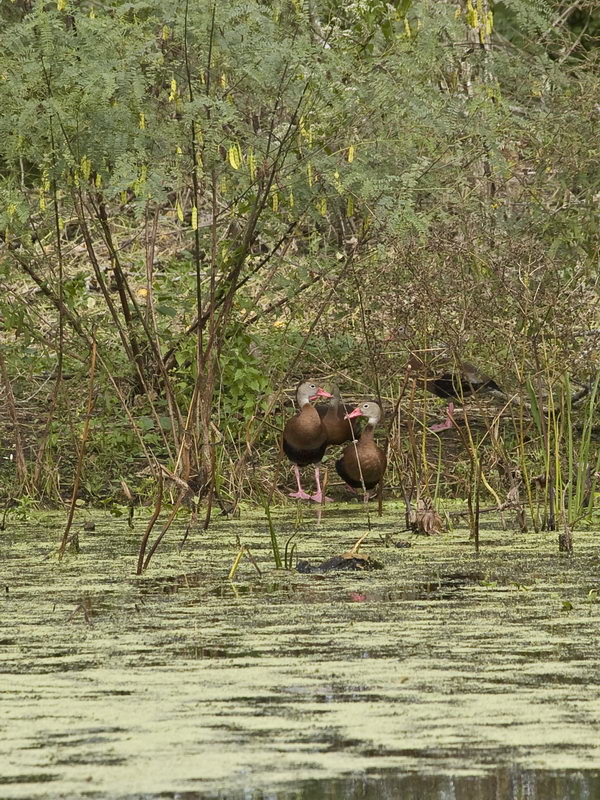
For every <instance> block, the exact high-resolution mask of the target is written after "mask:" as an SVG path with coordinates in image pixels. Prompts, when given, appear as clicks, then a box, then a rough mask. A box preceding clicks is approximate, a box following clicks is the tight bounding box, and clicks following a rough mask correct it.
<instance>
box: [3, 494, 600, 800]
mask: <svg viewBox="0 0 600 800" xmlns="http://www.w3.org/2000/svg"><path fill="white" fill-rule="evenodd" d="M273 518H274V524H275V528H276V530H277V531H278V533H279V536H280V541H281V544H282V547H283V544H284V543H285V540H286V539H287V537H288V536H289V535H291V534H292V533H293V532H296V538H295V540H294V541H295V542H296V543H297V547H298V554H299V556H300V557H303V558H304V557H308V558H310V559H311V560H312V561H319V560H320V559H325V558H328V557H330V556H332V555H335V554H336V553H340V552H342V551H343V550H345V549H347V548H348V547H349V546H350V545H351V544H352V543H353V542H354V541H355V540H356V538H358V536H360V535H361V534H362V533H364V532H365V531H366V518H365V516H364V510H363V509H359V508H358V506H355V507H352V508H350V509H348V508H328V509H327V510H326V512H325V513H324V515H323V519H322V524H321V525H320V526H317V521H316V518H315V516H314V512H313V511H309V510H303V511H302V512H301V513H300V514H299V515H296V513H295V512H289V511H287V512H284V511H281V512H274V514H273ZM96 522H97V525H96V531H95V532H93V533H87V532H85V533H84V532H82V533H81V534H80V542H81V552H80V553H79V554H69V555H68V556H67V557H66V558H65V559H64V560H63V561H62V562H61V563H59V562H58V561H57V560H56V558H55V557H54V556H53V555H52V552H53V547H54V546H55V544H56V542H57V541H58V539H59V537H60V531H61V525H62V517H58V516H56V515H46V516H44V517H43V518H41V519H38V520H36V521H31V522H29V523H27V524H25V523H19V524H16V523H15V524H12V525H10V526H9V528H8V529H7V530H6V531H4V532H2V533H0V548H1V558H2V561H1V566H0V570H1V572H0V580H1V586H2V628H1V632H0V763H1V764H2V767H1V768H0V797H2V798H26V797H27V798H29V797H31V798H42V797H46V798H67V797H69V798H70V797H73V798H74V797H111V798H113V797H114V798H138V797H139V798H142V797H144V798H158V797H173V798H175V797H179V798H187V799H188V800H192V798H201V797H206V798H209V797H232V798H235V797H240V798H242V797H243V798H252V800H254V799H255V798H256V799H258V798H277V799H278V800H283V799H284V798H285V800H288V798H290V799H291V798H305V799H306V800H307V799H308V798H355V797H356V798H358V797H360V798H370V797H373V798H375V797H390V798H392V797H394V798H396V797H401V798H403V800H406V799H408V800H412V799H413V798H414V800H416V798H419V800H438V798H439V800H441V799H442V798H444V800H450V799H451V798H452V800H459V798H473V800H487V799H488V798H490V800H491V798H504V797H506V798H530V799H531V798H535V799H536V800H537V798H540V800H541V799H542V798H543V799H544V800H552V799H553V798H557V800H558V798H560V799H561V800H562V799H563V798H573V800H580V799H583V798H597V797H599V796H600V787H599V772H598V770H599V769H600V730H599V727H600V723H599V721H600V697H599V694H598V678H599V675H600V671H599V669H598V667H599V661H600V655H599V653H600V649H599V643H600V642H599V639H600V626H599V624H598V623H599V622H600V606H599V604H598V594H599V593H600V585H599V584H600V581H599V579H598V574H599V572H598V567H599V564H600V558H599V551H598V547H597V536H598V534H597V533H593V532H585V533H578V534H576V538H575V554H574V556H573V557H565V556H564V555H560V554H559V553H558V552H557V544H556V534H552V533H548V534H539V535H536V534H527V535H523V534H518V533H515V532H512V531H500V530H495V529H493V528H490V529H489V530H485V531H483V532H482V552H481V554H480V556H479V557H477V556H475V554H474V553H473V548H472V545H470V544H469V543H468V542H467V535H466V533H465V531H455V532H453V533H450V534H445V535H443V536H439V537H432V538H426V537H410V536H409V535H408V534H406V533H402V532H401V529H402V528H403V523H402V515H401V514H400V513H399V512H396V511H393V510H392V511H388V512H387V513H386V515H385V516H384V517H383V518H382V519H378V518H376V517H375V518H374V519H373V526H372V527H373V530H372V532H371V534H370V537H369V539H368V540H367V541H366V542H365V544H364V546H363V547H364V549H365V550H367V551H368V552H370V553H371V554H372V555H373V556H375V557H376V558H377V559H378V560H379V561H381V562H382V563H383V565H384V569H383V570H381V571H376V572H368V573H358V574H357V573H352V574H328V575H324V576H323V575H299V574H293V573H287V572H285V571H276V570H274V569H273V559H272V555H271V551H270V540H269V534H268V529H267V526H266V523H265V521H264V519H263V518H262V516H261V515H260V514H256V513H250V512H243V513H242V518H241V519H240V520H225V519H222V520H220V521H217V522H216V523H215V525H214V526H213V527H212V528H211V530H210V531H209V532H208V533H201V532H198V531H197V532H194V533H192V535H191V536H190V538H189V540H188V544H187V546H186V548H185V549H184V551H183V552H182V553H180V552H179V551H178V549H177V543H178V540H179V538H180V536H181V530H178V531H177V532H175V531H174V532H173V533H170V534H169V535H168V538H167V540H166V542H165V546H164V548H162V549H161V550H159V551H158V553H157V554H156V556H155V559H154V561H153V562H152V565H151V567H150V569H149V570H148V571H147V573H146V574H145V575H144V576H142V577H136V576H135V575H134V574H133V571H134V568H135V560H136V552H137V546H138V542H139V538H140V536H141V533H142V531H143V526H144V520H143V519H139V520H138V521H137V523H136V530H135V531H134V532H130V531H129V530H128V529H127V527H126V525H125V523H124V522H123V521H122V520H113V519H112V518H110V517H108V516H105V517H99V518H97V519H96ZM386 534H394V535H395V536H396V538H402V539H407V538H408V539H409V541H410V542H411V544H412V546H411V547H410V548H408V549H397V548H395V547H392V546H386V543H385V535H386ZM238 541H239V542H242V543H244V544H247V545H248V546H249V548H250V551H251V553H252V554H253V555H254V557H255V559H256V562H257V564H258V566H259V568H260V570H261V574H260V575H259V574H258V573H257V571H256V569H255V568H254V566H253V565H252V564H251V563H250V561H249V560H247V559H244V560H243V561H242V563H241V565H240V568H239V570H238V572H237V574H236V580H235V581H234V582H231V581H229V580H228V579H227V573H228V571H229V568H230V567H231V564H232V563H233V560H234V558H235V555H236V553H237V551H238Z"/></svg>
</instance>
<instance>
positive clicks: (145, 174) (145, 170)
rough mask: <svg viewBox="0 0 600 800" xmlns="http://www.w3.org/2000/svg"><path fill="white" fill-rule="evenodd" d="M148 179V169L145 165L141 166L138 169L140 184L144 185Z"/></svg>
mask: <svg viewBox="0 0 600 800" xmlns="http://www.w3.org/2000/svg"><path fill="white" fill-rule="evenodd" d="M147 178H148V167H147V166H146V164H142V166H141V167H140V182H141V183H145V182H146V180H147Z"/></svg>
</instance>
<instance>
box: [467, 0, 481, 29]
mask: <svg viewBox="0 0 600 800" xmlns="http://www.w3.org/2000/svg"><path fill="white" fill-rule="evenodd" d="M467 23H468V24H469V25H470V26H471V27H472V28H476V27H477V26H478V25H479V15H478V14H477V11H476V10H475V9H474V8H473V3H472V2H471V0H467Z"/></svg>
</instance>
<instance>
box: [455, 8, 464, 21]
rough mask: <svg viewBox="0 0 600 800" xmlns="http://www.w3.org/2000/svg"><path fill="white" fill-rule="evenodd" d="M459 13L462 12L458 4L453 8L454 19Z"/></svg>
mask: <svg viewBox="0 0 600 800" xmlns="http://www.w3.org/2000/svg"><path fill="white" fill-rule="evenodd" d="M461 14H462V8H461V7H460V6H457V7H456V8H455V10H454V19H458V18H459V17H460V15H461Z"/></svg>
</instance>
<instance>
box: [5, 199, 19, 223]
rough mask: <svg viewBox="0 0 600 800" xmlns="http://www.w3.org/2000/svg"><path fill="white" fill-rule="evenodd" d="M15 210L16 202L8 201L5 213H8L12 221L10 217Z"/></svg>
mask: <svg viewBox="0 0 600 800" xmlns="http://www.w3.org/2000/svg"><path fill="white" fill-rule="evenodd" d="M16 210H17V205H16V203H9V204H8V205H7V207H6V213H7V215H8V219H9V220H10V221H12V218H13V217H14V215H15V211H16Z"/></svg>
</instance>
